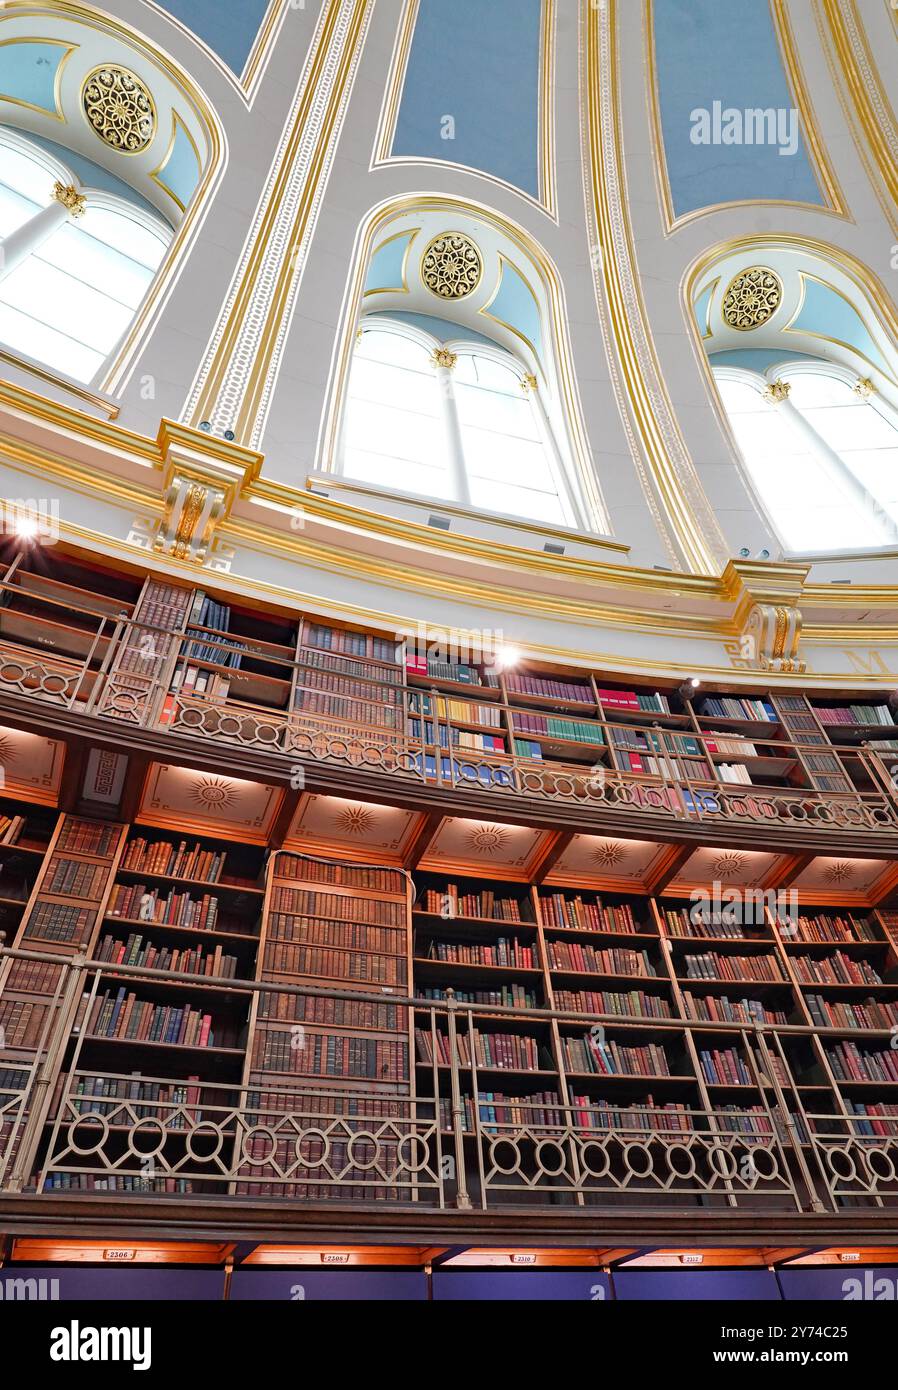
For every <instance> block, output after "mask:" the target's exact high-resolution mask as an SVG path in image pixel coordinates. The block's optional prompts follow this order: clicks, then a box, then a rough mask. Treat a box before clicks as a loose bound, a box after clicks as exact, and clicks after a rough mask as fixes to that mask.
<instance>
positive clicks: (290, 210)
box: [184, 0, 371, 445]
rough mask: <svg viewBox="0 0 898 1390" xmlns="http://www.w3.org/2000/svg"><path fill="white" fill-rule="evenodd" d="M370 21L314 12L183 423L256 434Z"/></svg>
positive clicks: (347, 4)
mask: <svg viewBox="0 0 898 1390" xmlns="http://www.w3.org/2000/svg"><path fill="white" fill-rule="evenodd" d="M370 15H371V0H330V3H329V4H328V5H327V6H326V7H325V8H324V10H323V11H322V15H321V19H320V21H319V25H318V30H317V32H316V36H315V39H314V40H313V43H312V45H311V48H310V50H309V54H308V57H307V59H306V65H305V67H304V70H303V73H302V77H301V78H300V82H299V85H298V88H297V92H296V96H295V98H294V102H293V106H292V109H291V112H290V116H289V118H288V121H287V124H286V125H285V127H284V130H283V132H282V135H281V139H280V143H279V146H278V151H277V155H276V157H275V160H274V162H273V165H272V169H271V173H270V176H269V180H268V185H267V187H266V190H265V193H264V195H263V197H262V199H261V200H260V202H259V206H258V208H257V209H256V213H255V216H254V219H253V226H252V230H251V232H250V235H249V236H248V238H247V241H246V247H245V250H244V252H243V255H242V257H241V260H240V263H239V265H238V267H237V271H236V274H235V276H234V279H233V281H232V283H231V287H230V290H229V291H228V295H227V298H226V300H225V304H224V306H223V308H222V311H221V315H220V317H219V320H218V323H217V325H216V328H215V331H214V333H213V335H212V339H211V341H210V343H209V345H208V347H207V349H206V352H205V354H204V359H203V362H202V365H201V366H200V369H199V372H198V373H197V377H196V379H195V381H194V384H193V387H192V388H191V391H190V394H189V397H188V400H187V403H186V405H185V409H184V418H185V419H187V420H190V421H191V422H192V423H194V424H199V422H200V421H202V420H208V421H210V422H211V424H212V426H213V429H215V430H216V431H218V432H221V431H223V430H225V429H231V430H233V431H234V433H235V435H236V436H237V438H238V439H241V440H244V441H245V442H247V443H248V444H250V445H255V444H257V443H258V441H259V440H260V439H261V437H262V433H263V431H264V426H265V419H266V416H267V411H268V405H269V403H270V398H271V391H272V387H273V384H274V379H275V376H276V373H277V368H278V365H279V363H280V358H281V354H282V351H283V346H284V342H285V340H286V333H287V328H288V326H289V320H290V312H291V309H292V305H293V301H294V298H295V294H296V289H297V285H298V283H299V279H300V277H301V275H302V271H303V269H304V267H305V262H306V257H307V255H308V249H309V244H310V240H311V231H312V229H313V228H314V225H315V222H316V221H317V217H318V213H319V211H320V207H321V201H322V197H323V193H324V187H325V184H326V180H327V171H328V169H329V167H330V164H331V162H332V160H333V156H334V153H335V150H336V142H337V136H338V134H339V130H340V127H341V125H342V120H343V115H344V113H345V109H346V103H347V100H348V97H349V92H350V90H351V87H352V82H353V79H354V76H355V71H356V67H357V64H358V60H359V57H360V54H361V49H362V44H363V41H364V36H365V32H366V29H367V24H368V21H369V18H370Z"/></svg>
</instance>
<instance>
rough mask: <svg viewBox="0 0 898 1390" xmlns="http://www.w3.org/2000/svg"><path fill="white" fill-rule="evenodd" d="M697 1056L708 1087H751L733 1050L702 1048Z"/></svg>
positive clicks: (737, 1055) (750, 1078)
mask: <svg viewBox="0 0 898 1390" xmlns="http://www.w3.org/2000/svg"><path fill="white" fill-rule="evenodd" d="M698 1056H699V1062H700V1063H701V1068H702V1075H703V1076H704V1078H705V1080H706V1081H707V1082H708V1084H709V1086H751V1085H752V1084H753V1082H754V1078H753V1077H752V1076H751V1075H750V1074H749V1070H748V1067H747V1066H746V1065H745V1063H744V1061H743V1060H742V1058H741V1057H740V1055H739V1053H738V1052H737V1051H736V1049H735V1048H732V1047H729V1048H703V1049H701V1050H700V1051H699V1054H698Z"/></svg>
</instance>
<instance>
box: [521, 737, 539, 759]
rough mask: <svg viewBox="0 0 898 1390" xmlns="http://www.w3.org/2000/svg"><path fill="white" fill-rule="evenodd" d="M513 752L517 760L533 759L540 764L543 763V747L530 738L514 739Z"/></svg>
mask: <svg viewBox="0 0 898 1390" xmlns="http://www.w3.org/2000/svg"><path fill="white" fill-rule="evenodd" d="M514 751H515V753H516V754H517V755H518V757H519V758H533V759H534V760H535V761H536V762H540V763H541V762H542V761H543V746H542V744H541V743H537V742H536V741H535V740H534V739H532V738H516V739H515V741H514Z"/></svg>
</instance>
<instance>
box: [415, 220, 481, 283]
mask: <svg viewBox="0 0 898 1390" xmlns="http://www.w3.org/2000/svg"><path fill="white" fill-rule="evenodd" d="M482 274H483V258H482V257H481V255H480V252H479V251H478V249H477V247H476V246H475V245H474V243H473V241H472V240H471V238H470V237H467V236H465V235H464V233H463V232H442V233H441V234H440V235H439V236H435V237H434V238H433V240H432V241H431V242H428V244H427V246H426V247H425V249H424V256H423V258H422V260H421V279H422V280H423V281H424V283H425V285H426V286H427V288H428V289H429V290H430V292H431V294H435V295H436V296H437V297H438V298H439V299H464V297H465V295H468V294H470V293H471V291H472V290H476V288H477V286H478V285H479V284H480V277H481V275H482Z"/></svg>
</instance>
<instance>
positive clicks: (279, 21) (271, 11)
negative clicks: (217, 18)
mask: <svg viewBox="0 0 898 1390" xmlns="http://www.w3.org/2000/svg"><path fill="white" fill-rule="evenodd" d="M143 3H144V4H145V5H149V7H150V9H152V10H155V11H156V12H157V14H160V15H161V16H162V17H163V18H164V19H165V20H166V22H167V23H169V24H171V25H173V26H174V27H175V28H176V29H178V30H180V32H181V33H182V34H183V35H184V37H185V38H187V39H189V40H190V41H191V42H192V43H194V44H196V46H197V48H199V49H201V51H202V52H203V53H205V55H206V57H207V58H208V59H209V61H210V63H213V64H214V65H215V67H216V68H217V69H218V71H219V72H220V73H221V75H222V77H224V79H225V80H226V81H227V82H229V83H230V84H231V86H232V87H233V88H234V90H235V91H236V92H237V94H238V96H239V97H240V99H241V101H242V102H243V104H244V106H246V107H247V109H250V108H251V107H252V105H253V100H254V98H255V95H256V93H257V91H258V89H259V84H260V81H261V79H262V76H263V74H264V72H265V69H266V68H267V66H268V61H269V59H270V57H271V54H272V52H273V49H274V43H275V40H276V38H277V36H278V34H279V33H280V31H281V27H282V25H283V23H284V20H285V19H286V17H287V15H288V14H289V12H290V10H291V9H295V8H296V5H295V4H294V3H293V0H269V5H268V9H267V11H266V13H265V17H264V19H263V20H262V23H261V25H260V26H259V31H258V33H257V34H256V37H255V40H254V41H253V46H252V48H251V50H250V53H249V56H248V58H247V60H246V63H245V64H244V67H243V71H242V72H241V73H240V74H239V76H238V74H237V73H235V72H234V71H233V70H232V69H231V68H230V67H228V65H227V63H226V62H225V61H224V59H223V58H221V57H220V56H219V54H218V53H216V52H215V49H214V48H210V47H209V45H208V44H207V43H205V42H204V40H203V39H201V38H200V36H199V34H197V32H196V31H195V30H194V29H191V28H190V26H189V25H188V24H184V23H183V22H182V21H181V20H180V19H178V18H177V17H176V16H175V15H173V14H172V13H171V11H170V10H167V9H166V8H165V6H164V5H160V4H157V3H156V0H143Z"/></svg>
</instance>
